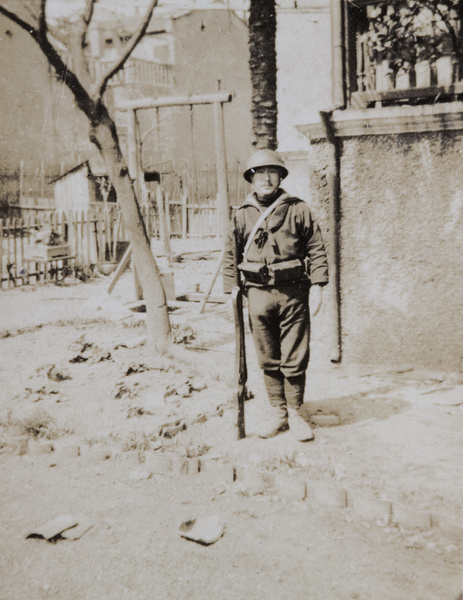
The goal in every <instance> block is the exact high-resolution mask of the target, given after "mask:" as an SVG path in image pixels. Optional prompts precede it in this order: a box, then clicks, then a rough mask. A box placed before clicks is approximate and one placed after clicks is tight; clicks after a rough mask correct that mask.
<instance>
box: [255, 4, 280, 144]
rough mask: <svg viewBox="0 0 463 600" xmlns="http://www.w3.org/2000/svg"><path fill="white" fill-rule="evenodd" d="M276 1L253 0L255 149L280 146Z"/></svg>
mask: <svg viewBox="0 0 463 600" xmlns="http://www.w3.org/2000/svg"><path fill="white" fill-rule="evenodd" d="M275 38H276V9H275V0H251V5H250V12H249V54H250V58H249V67H250V70H251V88H252V107H251V112H252V133H253V142H252V143H253V145H254V146H256V148H270V149H271V150H275V149H276V147H277V114H278V113H277V97H276V92H277V65H276V49H275Z"/></svg>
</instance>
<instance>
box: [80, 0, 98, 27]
mask: <svg viewBox="0 0 463 600" xmlns="http://www.w3.org/2000/svg"><path fill="white" fill-rule="evenodd" d="M94 9H95V0H86V2H85V10H84V14H83V15H82V18H83V20H84V22H85V24H86V25H87V26H88V25H90V21H91V20H92V17H93V11H94Z"/></svg>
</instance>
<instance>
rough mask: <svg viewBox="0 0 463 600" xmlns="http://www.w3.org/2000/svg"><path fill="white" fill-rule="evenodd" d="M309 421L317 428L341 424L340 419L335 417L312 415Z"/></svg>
mask: <svg viewBox="0 0 463 600" xmlns="http://www.w3.org/2000/svg"><path fill="white" fill-rule="evenodd" d="M310 421H311V422H312V423H314V424H315V425H318V427H334V426H335V425H340V424H341V419H340V418H339V417H338V416H337V415H312V416H311V417H310Z"/></svg>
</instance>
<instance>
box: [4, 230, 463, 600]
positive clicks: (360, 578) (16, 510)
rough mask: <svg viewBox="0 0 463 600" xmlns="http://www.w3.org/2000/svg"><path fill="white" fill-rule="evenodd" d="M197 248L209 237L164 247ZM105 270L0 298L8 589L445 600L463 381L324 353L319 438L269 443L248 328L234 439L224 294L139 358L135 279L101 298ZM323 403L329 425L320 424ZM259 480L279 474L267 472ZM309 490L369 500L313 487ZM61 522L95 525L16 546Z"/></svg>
mask: <svg viewBox="0 0 463 600" xmlns="http://www.w3.org/2000/svg"><path fill="white" fill-rule="evenodd" d="M192 249H193V250H198V249H200V250H201V251H203V250H208V249H209V250H216V249H217V248H216V245H215V242H214V240H202V241H201V242H197V244H196V246H195V247H194V248H192V246H191V243H190V244H189V245H188V246H187V245H182V242H178V243H177V244H176V245H174V251H175V252H181V251H186V250H192ZM206 256H207V254H206ZM210 256H211V258H209V259H206V258H204V259H198V256H189V257H188V256H185V258H184V260H183V261H182V262H180V263H174V264H173V270H174V273H175V286H176V292H177V295H180V294H186V293H191V292H193V291H194V290H195V289H196V287H197V285H198V284H200V285H201V288H202V289H203V290H204V289H205V287H206V286H207V283H208V282H209V281H210V278H211V274H212V273H213V271H214V269H215V266H216V260H217V258H218V253H216V252H214V253H212V254H211V255H210ZM110 281H111V279H110V278H98V279H95V280H93V281H91V282H89V283H81V282H75V281H73V280H70V281H68V282H66V284H65V285H61V286H56V285H53V284H49V285H46V286H36V287H34V286H29V287H25V288H17V289H14V290H7V291H2V292H0V314H1V315H2V317H1V321H0V323H1V324H0V334H1V335H0V351H1V357H2V360H1V365H0V368H1V371H2V373H1V380H2V385H1V396H0V483H1V489H2V493H1V495H0V511H1V515H2V528H1V530H0V544H1V548H2V550H1V553H0V580H1V586H0V600H25V599H26V598H27V599H28V600H30V599H33V600H36V599H42V598H56V599H60V600H68V599H69V600H74V599H78V598H79V599H80V598H82V599H85V600H93V599H95V600H103V599H112V600H125V599H136V600H144V599H153V598H156V599H168V600H171V599H172V600H174V599H175V600H181V599H187V598H188V599H189V598H194V599H201V600H209V599H223V600H241V599H244V598H246V599H252V600H260V599H264V598H265V599H304V600H306V599H307V600H328V599H329V600H334V599H336V600H353V599H356V600H411V599H416V600H447V599H449V600H456V598H457V596H458V593H459V592H460V590H461V589H463V581H462V568H461V558H462V552H461V542H462V540H461V539H460V537H459V532H460V531H461V526H462V522H463V521H462V515H463V513H462V487H463V486H462V481H463V478H462V475H463V473H462V464H463V451H462V443H461V442H462V431H463V427H462V426H463V408H462V406H463V394H462V390H463V386H462V384H463V379H462V377H461V375H459V374H455V373H428V372H426V373H424V372H419V371H412V370H410V369H407V368H404V369H403V370H399V371H390V370H388V369H386V368H384V369H381V368H378V367H375V368H373V367H371V366H368V365H361V366H360V365H356V366H354V365H349V366H331V365H329V364H326V363H323V361H322V360H317V358H315V360H314V361H313V362H312V365H311V367H310V369H309V373H308V376H309V385H308V390H307V396H306V403H305V415H306V418H307V420H308V421H310V422H311V423H312V425H313V426H314V430H315V436H316V437H315V441H313V442H311V443H308V444H302V443H299V442H296V441H295V440H294V439H293V438H292V437H291V434H290V432H288V433H285V434H282V435H280V436H278V437H277V438H275V439H272V440H261V439H260V438H258V437H257V436H256V430H257V427H258V425H259V423H260V422H261V421H262V418H263V415H265V414H267V413H266V411H267V404H266V399H265V394H264V390H263V386H262V381H261V378H260V373H259V371H258V369H257V367H256V361H255V356H254V352H253V348H252V343H251V341H250V340H249V338H248V341H249V344H248V364H249V387H250V389H251V390H252V392H253V394H254V398H253V399H251V400H250V401H248V402H247V403H246V425H247V437H246V439H244V440H240V441H238V440H237V435H236V426H235V421H236V415H235V407H234V402H233V370H234V338H233V335H234V334H233V323H232V322H231V320H230V317H229V315H228V311H227V307H226V306H225V305H222V304H208V305H207V306H206V309H205V311H204V313H203V314H201V315H200V314H199V312H198V303H195V302H190V303H185V304H179V305H178V307H177V308H175V309H172V310H171V312H170V316H171V323H172V326H173V333H174V338H175V340H176V341H177V342H178V343H177V344H176V345H175V346H174V349H173V351H172V353H171V354H170V355H169V356H165V357H161V358H159V357H158V358H156V357H150V356H147V352H146V347H145V346H144V345H143V343H142V339H141V338H142V336H143V335H144V331H145V328H144V315H143V313H136V312H132V311H131V310H129V308H128V305H129V304H130V303H131V302H132V301H133V299H134V286H133V276H132V274H131V273H130V272H128V273H126V274H124V275H123V277H122V278H121V280H120V281H119V282H118V284H117V286H116V288H115V290H114V292H113V293H112V294H111V296H108V294H107V289H108V286H109V283H110ZM218 287H219V288H220V284H218ZM327 415H328V416H330V417H331V418H333V417H337V418H338V424H337V425H335V426H322V425H321V424H320V423H322V422H321V421H320V416H322V417H323V416H327ZM159 457H161V459H162V457H164V458H166V457H170V458H171V459H173V461H174V462H173V464H174V467H173V470H169V469H164V471H163V470H162V468H160V467H159V465H160V464H161V463H162V460H161V461H160V462H156V461H159ZM198 461H199V462H200V464H201V465H202V470H201V472H200V473H197V472H196V471H197V470H198V467H197V465H198ZM153 464H154V465H157V467H156V468H154V467H153ZM186 464H188V465H189V467H188V468H189V471H188V472H186V471H185V465H186ZM207 465H209V467H208V466H207ZM210 465H212V468H211V467H210ZM221 469H222V470H221ZM233 469H234V470H235V478H236V481H234V480H233ZM160 471H162V472H160ZM230 473H231V474H232V476H230ZM240 473H241V475H242V474H243V473H244V476H242V477H241V476H240ZM246 474H247V475H246ZM269 477H270V479H272V478H273V479H275V478H276V479H275V480H276V481H280V485H279V486H271V485H270V486H265V485H263V484H262V478H263V480H265V481H267V480H268V478H269ZM281 482H283V485H282V484H281ZM301 484H302V485H303V486H307V490H310V489H311V486H312V485H313V486H315V487H316V486H317V485H322V486H323V485H324V486H327V489H333V487H334V488H336V489H338V490H345V491H347V497H348V498H349V499H350V498H351V497H352V498H355V497H356V495H357V497H358V496H359V495H360V497H362V498H368V499H369V501H370V504H368V503H367V504H366V509H365V512H364V513H363V512H362V510H359V508H358V506H356V505H355V504H352V505H351V502H350V501H349V502H348V505H347V507H345V508H341V507H334V506H332V505H331V503H330V502H329V501H327V502H323V500H320V497H319V498H318V501H315V500H313V499H312V498H311V497H310V496H309V492H307V497H306V498H305V499H304V498H303V495H301V491H300V490H301V489H302V488H301ZM304 489H305V488H304ZM380 501H383V502H385V503H387V502H389V503H392V505H393V506H394V507H395V506H402V507H405V509H406V511H408V513H409V516H408V522H407V519H406V518H405V521H403V522H402V523H397V522H396V521H394V519H393V518H390V517H389V518H383V519H381V518H379V517H378V516H375V515H373V516H372V515H371V514H369V511H370V512H371V510H373V509H374V507H375V506H377V505H378V503H379V502H380ZM375 502H376V503H377V504H375ZM372 503H373V504H372ZM63 515H72V516H74V515H77V517H76V519H77V520H78V521H79V523H81V522H82V523H84V524H88V525H89V526H91V528H90V529H89V530H88V531H86V532H85V533H84V534H83V535H82V537H80V538H79V539H76V540H69V539H57V540H55V541H54V543H50V542H47V541H45V540H43V539H37V538H27V539H26V536H27V535H28V534H29V533H32V532H35V531H37V528H39V527H40V526H41V525H43V524H45V523H47V522H48V521H51V520H53V519H55V518H57V517H60V516H63ZM410 515H412V516H410ZM416 515H418V516H419V515H425V516H426V515H430V517H429V518H430V526H429V527H424V526H423V527H422V528H417V526H416V523H414V522H413V516H416ZM207 516H215V517H217V519H218V521H219V523H220V524H221V525H223V527H224V532H223V535H222V537H220V539H218V540H217V541H216V542H215V543H213V544H211V545H209V546H205V545H200V544H197V543H194V542H192V541H189V540H186V539H184V538H182V537H181V536H180V534H179V526H180V524H181V523H182V522H184V521H186V520H189V519H194V518H200V517H207ZM439 519H440V520H441V521H442V522H444V521H445V522H447V530H445V528H444V527H439V526H438V525H439V522H440V521H439ZM448 524H450V526H448ZM452 524H455V527H454V528H453V529H452ZM449 530H450V531H449ZM70 531H71V530H70ZM63 535H65V534H63Z"/></svg>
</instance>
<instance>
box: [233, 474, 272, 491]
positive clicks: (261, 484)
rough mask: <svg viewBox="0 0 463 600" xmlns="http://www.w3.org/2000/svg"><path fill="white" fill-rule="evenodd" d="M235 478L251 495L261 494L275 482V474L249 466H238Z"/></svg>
mask: <svg viewBox="0 0 463 600" xmlns="http://www.w3.org/2000/svg"><path fill="white" fill-rule="evenodd" d="M236 479H237V480H238V481H239V482H240V483H241V484H242V485H241V487H242V488H243V490H244V491H245V492H246V493H248V494H249V495H251V496H257V495H258V494H263V493H264V492H267V491H269V490H270V488H272V487H273V486H274V484H275V475H273V474H272V473H269V472H267V471H257V470H254V469H249V468H238V469H237V470H236Z"/></svg>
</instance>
